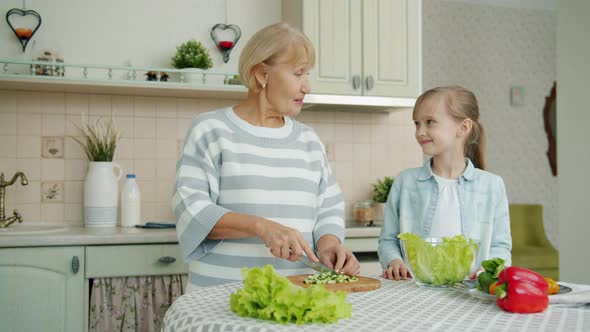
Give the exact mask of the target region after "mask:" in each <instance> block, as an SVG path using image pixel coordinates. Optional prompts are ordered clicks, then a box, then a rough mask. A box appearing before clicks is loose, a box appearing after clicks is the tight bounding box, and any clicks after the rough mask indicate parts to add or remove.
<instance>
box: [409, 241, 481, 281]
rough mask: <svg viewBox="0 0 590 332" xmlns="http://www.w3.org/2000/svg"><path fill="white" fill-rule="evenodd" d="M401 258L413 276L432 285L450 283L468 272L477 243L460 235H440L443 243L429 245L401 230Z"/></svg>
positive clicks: (463, 276)
mask: <svg viewBox="0 0 590 332" xmlns="http://www.w3.org/2000/svg"><path fill="white" fill-rule="evenodd" d="M398 238H400V239H401V240H403V241H404V245H405V253H404V254H405V256H406V257H405V259H406V261H407V263H408V265H409V266H408V267H409V269H410V271H411V273H412V275H413V277H414V278H416V279H418V280H419V281H421V282H423V283H427V284H432V285H452V284H454V283H456V282H458V281H461V280H463V278H465V276H466V275H467V274H468V273H469V269H470V267H471V264H472V263H473V261H474V258H475V255H476V254H477V248H478V246H477V243H476V242H475V241H473V239H469V240H467V239H466V238H465V236H464V235H457V236H454V237H451V238H443V242H444V243H445V245H438V246H432V245H431V244H429V243H427V242H426V241H424V240H423V239H422V238H421V237H419V236H417V235H415V234H412V233H402V234H399V235H398Z"/></svg>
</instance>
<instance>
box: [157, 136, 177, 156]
mask: <svg viewBox="0 0 590 332" xmlns="http://www.w3.org/2000/svg"><path fill="white" fill-rule="evenodd" d="M156 157H157V158H158V159H176V140H175V139H166V140H164V139H160V140H158V141H156Z"/></svg>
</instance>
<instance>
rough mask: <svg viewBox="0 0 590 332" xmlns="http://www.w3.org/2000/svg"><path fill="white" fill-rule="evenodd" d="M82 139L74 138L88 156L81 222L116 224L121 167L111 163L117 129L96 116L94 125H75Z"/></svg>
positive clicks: (117, 133)
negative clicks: (82, 219) (82, 220)
mask: <svg viewBox="0 0 590 332" xmlns="http://www.w3.org/2000/svg"><path fill="white" fill-rule="evenodd" d="M78 129H79V130H80V133H81V138H79V137H73V139H74V140H75V141H76V142H78V144H80V147H82V150H83V151H84V153H85V154H86V157H87V158H88V173H87V174H86V179H85V181H84V224H85V225H86V226H115V225H117V209H118V206H119V200H118V197H119V179H120V178H121V176H122V175H123V170H122V169H121V166H119V165H118V164H117V163H114V162H113V157H114V155H115V149H116V147H117V143H118V141H119V138H120V135H119V131H118V130H117V129H116V128H115V127H114V126H113V122H112V119H111V120H110V121H109V122H108V123H106V124H105V123H104V122H103V121H102V120H101V119H98V120H97V121H96V122H95V123H94V124H90V123H86V124H83V125H82V128H80V127H78Z"/></svg>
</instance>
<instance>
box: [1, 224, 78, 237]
mask: <svg viewBox="0 0 590 332" xmlns="http://www.w3.org/2000/svg"><path fill="white" fill-rule="evenodd" d="M68 229H69V227H65V226H18V227H14V226H13V227H10V226H9V227H6V228H0V236H3V235H6V236H9V235H29V234H30V235H36V234H49V233H58V232H65V231H67V230H68Z"/></svg>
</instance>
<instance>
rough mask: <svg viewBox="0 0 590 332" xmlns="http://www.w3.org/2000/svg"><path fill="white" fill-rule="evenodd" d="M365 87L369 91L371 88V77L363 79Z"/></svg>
mask: <svg viewBox="0 0 590 332" xmlns="http://www.w3.org/2000/svg"><path fill="white" fill-rule="evenodd" d="M365 86H366V87H367V90H371V89H372V88H373V75H369V76H367V78H366V79H365Z"/></svg>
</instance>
